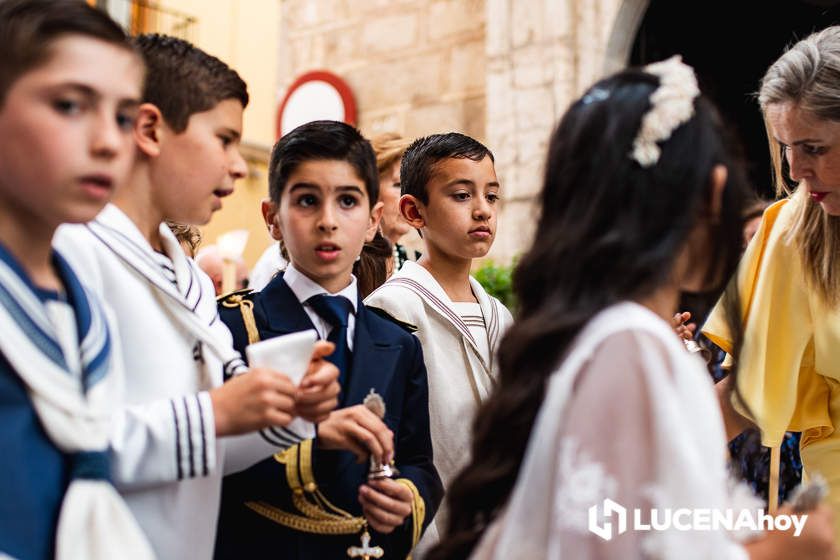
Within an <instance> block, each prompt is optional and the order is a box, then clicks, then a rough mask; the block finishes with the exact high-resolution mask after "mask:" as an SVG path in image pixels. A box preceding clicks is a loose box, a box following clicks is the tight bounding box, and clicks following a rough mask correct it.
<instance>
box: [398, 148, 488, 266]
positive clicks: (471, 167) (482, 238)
mask: <svg viewBox="0 0 840 560" xmlns="http://www.w3.org/2000/svg"><path fill="white" fill-rule="evenodd" d="M499 190H500V186H499V181H498V179H496V169H495V168H494V167H493V162H492V161H491V159H490V158H489V157H487V156H485V158H484V159H482V160H481V161H473V160H471V159H468V158H448V159H444V160H442V161H440V162H438V163H437V164H435V166H434V168H433V170H432V174H431V177H430V179H429V182H428V184H427V185H426V191H427V192H428V194H429V202H428V204H423V203H422V202H420V201H417V200H416V199H415V203H416V206H417V213H419V218H420V219H419V221H417V220H416V219H415V220H413V221H412V222H411V223H412V225H414V226H415V227H418V229H420V230H421V231H422V232H423V241H424V242H425V244H426V245H427V247H428V248H429V251H437V252H440V253H442V254H444V255H447V256H449V257H450V258H457V259H475V258H480V257H483V256H485V255H486V254H487V252H488V251H489V250H490V247H491V246H492V245H493V239H495V237H496V213H497V211H498V205H497V202H498V200H499ZM412 198H413V197H412ZM406 217H407V218H408V216H406ZM415 218H416V217H415Z"/></svg>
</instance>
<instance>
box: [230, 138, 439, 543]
mask: <svg viewBox="0 0 840 560" xmlns="http://www.w3.org/2000/svg"><path fill="white" fill-rule="evenodd" d="M377 191H378V174H377V168H376V160H375V157H374V153H373V150H372V148H371V146H370V144H369V143H368V142H367V140H365V139H364V138H363V137H362V136H361V135H360V134H359V132H358V131H357V130H355V129H354V128H352V127H350V126H348V125H346V124H343V123H339V122H333V121H318V122H313V123H309V124H305V125H303V126H300V127H298V128H297V129H295V130H294V131H292V132H290V133H289V134H287V135H286V136H284V137H283V138H282V139H281V140H280V141H279V142H278V143H277V145H276V146H275V147H274V151H273V153H272V156H271V164H270V169H269V194H270V199H269V200H266V201H265V202H264V203H263V208H262V210H263V216H264V217H265V221H266V224H267V225H268V228H269V231H270V232H271V235H272V236H273V237H274V238H275V239H277V240H280V241H281V242H282V243H283V245H284V247H285V249H286V251H287V253H288V255H289V259H290V264H289V267H288V268H287V270H286V272H285V273H284V274H282V275H278V276H276V277H275V278H274V279H273V280H272V281H271V282H270V283H269V284H268V285H267V286H266V287H265V288H264V289H263V290H262V291H261V292H256V293H246V294H243V293H241V292H240V293H235V294H233V295H231V296H228V297H227V298H223V299H222V301H221V303H220V313H221V316H222V319H223V320H224V322H225V323H226V324H227V325H228V326H229V327H230V329H231V331H232V332H233V337H234V345H235V346H236V348H237V349H238V350H240V351H243V350H244V348H245V346H247V345H248V344H249V343H253V342H255V341H257V340H259V339H267V338H271V337H275V336H280V335H283V334H288V333H292V332H297V331H302V330H306V329H312V328H314V329H316V330H317V331H318V333H319V335H320V336H321V338H326V339H328V340H330V341H332V342H334V343H335V344H336V349H335V352H334V353H333V355H332V356H331V359H332V360H333V361H334V362H335V363H336V365H337V366H338V368H339V370H340V372H341V377H340V380H341V387H342V393H341V396H340V406H341V407H342V408H341V409H339V410H336V411H334V412H333V413H331V415H330V417H329V418H328V419H327V420H326V421H324V422H322V423H321V424H319V425H318V435H317V437H316V438H315V439H314V440H307V441H304V442H302V443H301V444H299V445H296V446H294V447H292V448H290V449H289V450H287V451H285V452H283V453H279V454H278V455H276V456H275V457H274V458H273V459H268V460H266V461H263V462H262V463H259V464H257V465H255V466H254V467H252V468H250V469H248V470H246V471H244V472H242V473H238V474H235V475H232V476H229V477H227V478H226V479H225V483H224V489H223V493H222V509H221V515H220V519H219V531H218V537H217V547H216V557H217V558H233V557H247V556H248V555H249V554H254V555H256V554H261V553H265V551H276V552H277V553H278V554H281V555H282V556H283V557H284V558H301V559H303V558H307V559H308V558H344V557H347V556H348V555H351V556H352V554H351V552H352V553H360V554H363V552H359V551H352V550H351V549H352V548H353V547H356V548H359V549H360V550H361V549H363V548H365V547H366V546H367V547H368V548H371V549H372V548H374V547H375V546H379V547H381V548H382V549H383V550H384V556H381V557H383V558H405V557H406V556H408V555H409V554H410V552H411V550H412V548H413V547H414V545H415V544H416V543H417V541H418V539H419V538H420V536H421V535H422V532H423V530H424V529H425V527H426V525H427V523H428V521H429V520H430V519H431V518H432V517H433V516H434V513H435V511H436V509H437V506H438V504H439V503H440V500H441V497H442V493H443V492H442V486H441V482H440V479H439V477H438V474H437V471H436V470H435V468H434V465H433V462H432V444H431V440H430V436H429V412H428V410H429V409H428V386H427V381H426V369H425V366H424V365H423V355H422V351H421V348H420V345H419V343H418V341H417V339H416V338H415V337H414V336H412V335H411V334H410V333H409V332H407V331H405V330H404V329H403V328H402V327H401V326H398V325H397V324H395V323H394V322H392V321H391V320H389V319H387V318H383V317H381V316H379V315H377V314H374V313H372V312H371V311H369V310H368V309H366V308H365V306H364V305H363V304H362V301H361V298H360V297H359V294H358V290H357V285H356V278H355V277H354V276H353V275H352V268H353V263H354V262H355V261H356V259H357V257H358V256H359V254H360V252H361V250H362V246H363V245H364V243H365V241H366V240H367V241H369V240H371V239H372V238H373V236H374V234H375V232H376V230H377V227H378V224H379V218H380V216H381V213H382V205H381V203H378V204H377V203H376V200H377V197H378V192H377ZM243 354H244V352H243ZM371 390H374V391H375V392H376V393H377V394H379V395H381V396H382V397H383V399H384V401H385V404H386V408H387V410H386V414H385V418H384V422H383V421H382V420H380V419H379V418H378V417H377V416H376V415H375V414H373V413H372V412H371V411H370V410H368V409H367V408H365V406H364V405H362V404H361V403H362V402H363V400H364V399H365V397H366V396H367V395H368V394H369V392H370V391H371ZM369 455H372V456H373V457H375V458H377V459H378V460H379V461H381V462H383V463H385V464H389V463H391V462H392V461H393V463H394V464H395V465H396V468H397V469H398V471H399V473H400V474H399V475H398V476H399V477H400V478H397V479H395V480H394V479H391V478H384V479H378V480H368V470H369V465H368V460H367V459H368V457H369ZM360 536H361V537H362V542H361V546H360V543H359V537H360ZM362 557H363V556H362ZM374 557H377V556H374Z"/></svg>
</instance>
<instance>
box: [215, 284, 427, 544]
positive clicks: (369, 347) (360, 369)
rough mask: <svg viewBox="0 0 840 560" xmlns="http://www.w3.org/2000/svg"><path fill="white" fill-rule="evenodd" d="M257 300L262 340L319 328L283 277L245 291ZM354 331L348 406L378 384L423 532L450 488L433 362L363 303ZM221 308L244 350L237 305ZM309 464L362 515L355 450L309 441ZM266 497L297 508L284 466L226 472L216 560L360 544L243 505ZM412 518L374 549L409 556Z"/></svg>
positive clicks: (272, 463) (361, 477) (377, 540)
mask: <svg viewBox="0 0 840 560" xmlns="http://www.w3.org/2000/svg"><path fill="white" fill-rule="evenodd" d="M240 297H244V298H245V299H248V300H250V301H252V302H253V312H254V317H255V320H256V324H257V328H258V330H259V334H260V339H261V340H265V339H268V338H272V337H275V336H280V335H283V334H289V333H293V332H298V331H302V330H306V329H312V328H314V326H313V324H312V321H311V320H310V319H309V316H308V315H307V314H306V311H304V309H303V306H302V305H301V304H300V302H298V300H297V297H296V296H295V295H294V293H293V292H292V291H291V289H290V288H289V287H288V285H287V284H286V282H285V281H284V280H283V277H282V275H277V276H275V278H274V279H273V280H272V281H271V282H270V283H269V284H268V285H267V286H266V287H265V288H264V289H263V290H262V292H252V293H248V294H246V295H244V296H240ZM357 309H358V311H357V313H356V326H355V333H354V336H353V365H352V368H351V373H350V376H349V380H348V381H347V386H346V387H342V395H341V397H340V398H341V401H342V404H341V406H344V407H347V406H354V405H357V404H361V403H362V401H363V400H364V398H365V396H366V395H367V394H368V392H369V391H370V390H371V389H375V390H376V392H377V393H379V394H380V395H382V396H383V398H384V400H385V403H386V408H387V411H386V415H385V423H386V424H387V425H388V427H389V428H390V429H391V430H392V431H393V432H394V447H395V461H396V466H397V468H398V469H399V470H400V475H399V477H400V478H405V479H408V480H409V481H411V482H412V483H413V484H414V486H415V488H416V489H417V490H418V493H419V495H420V497H421V498H422V500H423V505H424V506H425V516H424V519H423V530H425V528H426V526H427V525H428V523H429V521H431V519H432V518H433V517H434V514H435V512H436V510H437V507H438V505H439V504H440V501H441V499H442V497H443V486H442V484H441V481H440V478H439V476H438V474H437V471H436V470H435V467H434V464H433V462H432V442H431V437H430V435H429V404H428V383H427V378H426V367H425V365H424V362H423V354H422V350H421V347H420V343H419V341H418V340H417V338H416V337H414V336H413V335H411V334H410V333H408V332H406V331H405V330H403V329H402V328H401V327H399V326H397V325H396V324H395V323H393V322H392V321H389V320H388V319H386V318H383V317H380V316H379V315H377V314H376V313H374V312H372V311H370V310H369V309H367V308H365V306H364V305H363V304H362V302H361V299H360V300H359V302H358V307H357ZM219 313H220V315H221V318H222V320H223V321H224V322H225V324H227V325H228V327H229V328H230V330H231V332H232V333H233V339H234V346H235V347H236V349H237V350H238V351H239V352H240V353H242V355H243V356H244V355H245V352H244V350H245V347H246V346H247V345H248V335H247V332H246V330H245V326H244V323H243V319H242V313H241V310H240V308H239V307H238V306H236V307H229V306H226V305H224V303H221V304H220V306H219ZM312 449H313V451H312V465H313V469H312V470H313V474H314V477H315V481H316V482H317V484H318V487H319V489H320V491H321V492H322V493H323V494H324V495H325V496H326V497H327V499H329V500H330V502H331V503H332V504H334V505H335V506H337V507H339V508H341V509H343V510H345V511H347V512H349V513H351V514H353V515H355V516H360V515H361V514H362V509H361V506H360V504H359V502H358V489H359V486H360V485H361V484H363V483H364V482H365V481H366V480H367V472H368V464H367V463H364V464H358V463H356V460H355V457H354V456H353V454H352V453H350V452H349V451H329V450H322V449H318V448H317V439H316V443H315V445H313V446H312ZM248 501H260V502H265V503H268V504H271V505H272V506H275V507H277V508H279V509H282V510H283V511H286V512H291V513H298V514H299V513H300V512H299V511H298V510H297V509H296V508H295V507H294V506H293V504H292V502H291V491H290V489H289V486H288V484H287V480H286V466H285V465H284V464H281V463H280V462H278V461H277V460H275V459H274V458H269V459H266V460H264V461H262V462H260V463H258V464H256V465H254V466H252V467H251V468H249V469H247V470H245V471H243V472H240V473H237V474H234V475H230V476H227V477H225V479H224V484H223V488H222V504H221V512H220V516H219V527H218V534H217V540H216V558H247V557H249V556H251V555H253V556H254V557H257V555H265V554H267V553H270V554H272V555H276V556H277V557H279V558H290V559H315V558H318V559H321V558H323V559H331V558H346V557H347V548H348V547H349V546H358V545H359V536H358V534H354V535H323V534H313V533H305V532H302V531H297V530H292V529H289V528H287V527H285V526H283V525H281V524H279V523H277V522H275V521H272V520H270V519H268V518H267V517H264V516H263V515H261V514H259V513H256V512H255V511H253V510H251V509H250V508H248V507H246V506H245V505H244V504H245V502H248ZM413 523H414V521H413V519H412V516H409V517H407V518H406V521H405V523H404V524H403V525H402V526H401V527H398V528H397V529H395V530H394V531H393V532H392V533H391V534H389V535H382V534H379V533H377V532H376V531H373V530H372V529H371V530H370V533H371V536H372V539H371V543H372V544H373V545H378V546H381V547H382V548H383V549H384V551H385V556H384V557H383V558H393V559H396V558H405V557H406V556H407V555H408V554H409V553H410V551H411V548H412V544H413V543H412V540H413V536H414V535H413V529H414V524H413Z"/></svg>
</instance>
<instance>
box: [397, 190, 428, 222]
mask: <svg viewBox="0 0 840 560" xmlns="http://www.w3.org/2000/svg"><path fill="white" fill-rule="evenodd" d="M400 214H402V217H403V219H404V220H405V221H406V222H408V223H409V224H410V225H411V227H413V228H414V229H421V228H422V227H423V226H425V225H426V220H425V219H424V218H423V203H422V202H420V201H419V200H417V198H416V197H415V196H414V195H412V194H404V195H402V196H401V197H400Z"/></svg>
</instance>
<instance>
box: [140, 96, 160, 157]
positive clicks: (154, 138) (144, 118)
mask: <svg viewBox="0 0 840 560" xmlns="http://www.w3.org/2000/svg"><path fill="white" fill-rule="evenodd" d="M162 128H163V115H162V114H161V112H160V109H158V108H157V106H156V105H153V104H151V103H143V104H142V105H140V108H139V109H138V110H137V120H136V121H135V123H134V142H135V143H136V144H137V147H139V148H140V151H141V152H142V153H143V154H145V155H147V156H150V157H157V156H158V155H160V134H161V129H162Z"/></svg>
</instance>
